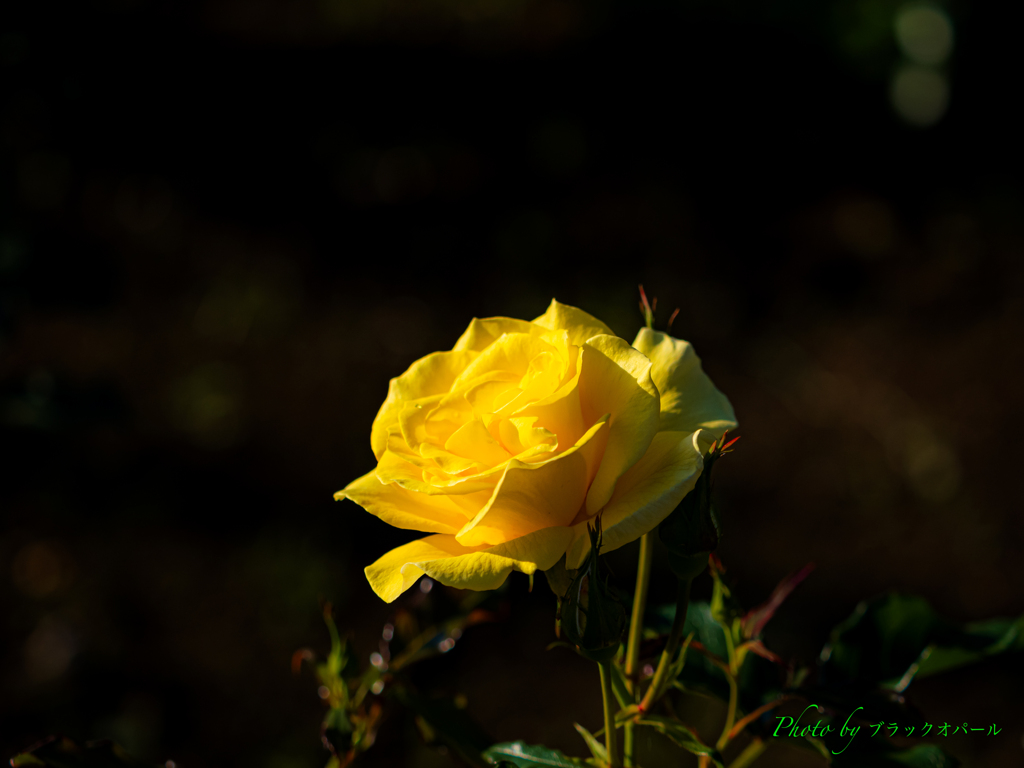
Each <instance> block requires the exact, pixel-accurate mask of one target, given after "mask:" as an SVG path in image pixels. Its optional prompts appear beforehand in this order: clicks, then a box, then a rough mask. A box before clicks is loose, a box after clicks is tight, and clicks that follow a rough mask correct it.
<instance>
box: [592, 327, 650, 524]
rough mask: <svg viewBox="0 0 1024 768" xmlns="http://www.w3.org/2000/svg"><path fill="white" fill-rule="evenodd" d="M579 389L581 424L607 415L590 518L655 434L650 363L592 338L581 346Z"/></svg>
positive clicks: (607, 339) (620, 344) (618, 343)
mask: <svg viewBox="0 0 1024 768" xmlns="http://www.w3.org/2000/svg"><path fill="white" fill-rule="evenodd" d="M579 390H580V404H581V406H582V409H583V420H584V423H588V424H590V423H593V421H592V420H593V419H594V418H595V417H596V416H597V415H598V414H602V413H610V414H611V420H610V422H609V426H610V430H609V433H608V447H607V449H606V450H605V453H604V459H603V460H602V462H601V468H600V469H599V470H598V472H597V476H596V477H595V478H594V482H593V484H592V485H591V486H590V492H589V493H588V494H587V514H588V515H590V516H593V515H595V514H597V512H599V511H600V510H601V508H602V507H603V506H604V505H605V504H606V503H608V500H609V499H610V498H611V496H612V493H613V492H614V490H615V482H616V481H617V480H618V479H619V477H620V476H621V475H622V473H623V472H625V471H626V470H627V469H629V468H630V467H631V466H633V464H635V463H636V462H637V461H639V459H640V457H641V456H643V455H644V453H645V452H646V451H647V447H648V446H649V445H650V444H651V440H652V439H653V438H654V435H655V434H656V433H657V431H658V390H657V388H656V387H655V386H654V382H653V381H652V380H651V362H650V360H648V359H647V358H646V357H644V355H642V354H641V353H639V352H637V351H636V350H635V349H633V348H632V347H631V346H629V344H627V343H626V342H625V341H623V340H622V339H620V338H619V337H618V336H595V337H593V338H592V339H590V341H588V342H586V343H585V344H584V345H583V361H582V363H581V371H580V386H579Z"/></svg>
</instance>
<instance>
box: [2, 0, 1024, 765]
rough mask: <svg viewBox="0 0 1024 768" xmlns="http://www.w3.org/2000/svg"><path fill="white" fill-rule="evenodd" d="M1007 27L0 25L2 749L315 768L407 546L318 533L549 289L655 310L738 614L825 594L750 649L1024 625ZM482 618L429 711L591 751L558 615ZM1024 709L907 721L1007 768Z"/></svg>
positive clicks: (624, 314)
mask: <svg viewBox="0 0 1024 768" xmlns="http://www.w3.org/2000/svg"><path fill="white" fill-rule="evenodd" d="M992 10H993V9H992V8H988V9H987V10H985V9H983V8H982V6H981V5H980V4H971V5H968V4H966V3H963V2H950V3H948V4H944V3H937V4H927V5H922V4H919V3H911V4H906V3H904V2H902V0H828V2H810V0H777V1H776V2H770V3H764V2H756V1H755V0H730V1H729V2H715V3H712V2H703V1H702V0H632V1H631V2H625V0H594V1H592V2H582V0H208V1H206V2H175V3H171V2H159V1H158V0H104V1H103V2H86V1H83V2H78V3H67V2H37V3H11V4H6V5H5V6H4V7H3V10H2V11H0V19H2V22H0V77H2V94H0V95H2V109H0V168H2V173H0V446H2V451H3V465H2V466H3V469H2V476H0V477H2V482H0V520H2V525H0V566H2V569H0V617H2V619H0V620H2V622H3V624H2V633H0V691H2V695H0V752H2V753H3V754H0V758H2V759H7V757H8V756H9V755H11V754H13V753H15V752H16V751H19V750H20V749H23V748H25V747H27V746H29V745H30V744H31V743H33V742H34V741H36V740H38V739H40V738H42V737H45V736H47V735H48V734H50V733H62V734H66V735H68V736H71V737H73V738H76V739H80V740H85V739H95V738H101V737H109V738H115V739H117V740H118V741H120V742H121V743H122V744H123V745H124V746H125V747H127V748H128V749H129V750H130V751H132V752H134V753H135V754H137V755H138V756H140V757H142V758H144V759H146V760H149V761H153V762H156V761H159V762H163V761H164V760H167V759H173V760H174V761H176V763H177V765H179V766H182V768H193V766H195V767H196V768H199V767H201V766H215V765H216V766H224V765H228V766H230V765H246V766H256V767H257V768H305V767H306V766H309V767H310V768H317V767H318V766H321V765H323V763H325V762H326V759H327V753H326V752H324V750H323V748H322V747H321V745H320V742H319V720H320V718H321V716H322V712H323V709H322V705H321V703H320V701H319V699H318V697H317V695H316V683H315V681H314V680H313V678H312V676H311V675H310V674H308V673H304V674H303V675H300V676H294V675H292V673H291V671H290V670H289V662H290V659H291V655H292V653H293V652H294V651H295V650H296V649H298V648H300V647H304V646H308V647H311V648H314V649H315V650H317V651H318V652H321V653H322V652H323V651H325V650H326V648H327V634H326V630H325V629H324V625H323V621H322V618H321V616H320V603H321V601H323V600H330V601H332V602H333V603H334V605H335V609H336V615H337V616H338V617H339V622H340V624H341V625H342V627H343V629H346V630H347V631H350V632H351V633H352V636H353V638H354V639H353V642H354V643H355V648H356V650H357V652H358V655H359V657H360V659H365V658H366V657H367V656H368V655H369V653H370V652H371V651H373V650H375V649H376V644H377V642H378V638H379V633H380V631H381V626H382V625H383V624H384V622H386V621H387V620H388V619H389V616H391V615H392V613H393V608H392V607H389V606H386V605H384V604H383V603H381V602H380V601H379V600H378V599H377V598H376V597H375V596H374V595H373V594H372V592H371V591H370V589H369V587H368V585H367V584H366V582H365V579H364V577H363V575H362V568H363V567H364V566H365V565H367V564H368V563H370V562H372V560H374V559H376V557H378V556H379V555H380V554H382V553H383V552H384V551H386V550H388V549H389V548H391V547H393V546H395V545H397V544H400V543H402V542H404V541H406V540H409V539H411V538H414V537H415V536H414V534H411V533H409V532H402V531H398V530H394V529H391V528H389V527H388V526H386V525H384V524H383V523H381V522H380V521H378V520H377V519H376V518H373V517H371V516H370V515H368V514H366V513H365V512H363V511H362V510H360V509H359V508H357V507H356V506H355V505H353V504H351V503H350V502H343V503H338V502H334V501H333V500H332V493H333V492H334V491H336V490H338V489H339V488H341V487H343V486H344V485H345V484H347V483H348V482H349V481H350V480H351V479H353V478H355V477H357V476H358V475H360V474H362V473H364V472H366V471H368V470H369V469H371V468H372V466H373V463H374V462H373V456H372V454H371V451H370V448H369V430H370V423H371V421H372V419H373V417H374V415H375V413H376V410H377V408H378V407H379V405H380V403H381V402H382V401H383V398H384V396H385V394H386V391H387V382H388V379H389V378H390V377H392V376H394V375H397V374H398V373H400V372H401V371H403V370H404V369H405V368H406V367H407V366H408V365H409V364H410V363H411V362H412V361H413V360H415V359H417V358H419V357H421V356H422V355H424V354H426V353H428V352H431V351H434V350H437V349H443V348H448V347H450V346H451V345H452V344H453V343H454V341H455V339H456V338H457V337H458V335H459V334H460V333H461V331H462V330H463V328H464V327H465V325H466V324H467V322H468V321H469V319H470V318H471V317H473V316H474V315H475V316H481V317H483V316H491V315H509V316H514V317H523V318H532V317H534V316H536V315H538V314H540V313H542V312H543V311H544V309H545V307H546V306H547V304H548V302H549V301H550V299H551V298H552V297H553V296H554V297H557V298H558V299H559V300H560V301H563V302H566V303H571V304H574V305H577V306H579V307H582V308H584V309H586V310H587V311H589V312H591V313H592V314H594V315H596V316H598V317H600V318H602V319H604V320H605V321H606V322H607V323H608V324H609V325H610V326H611V327H612V328H613V329H614V330H615V331H616V332H617V333H619V334H621V335H622V336H624V337H626V338H627V339H632V337H633V335H634V334H635V333H636V331H637V329H638V328H639V326H640V324H641V317H640V314H639V311H638V310H637V308H636V307H637V299H638V295H637V284H638V283H643V284H644V286H645V288H646V289H647V291H648V293H649V295H652V296H657V297H658V299H659V312H658V323H659V325H660V326H662V327H663V326H664V323H665V322H666V320H667V317H668V314H669V313H670V312H671V311H672V309H674V308H676V307H678V308H679V309H680V313H679V316H678V318H677V319H676V320H675V324H674V328H673V330H674V332H675V333H676V334H678V335H680V336H682V337H684V338H687V339H689V340H691V341H693V342H694V344H695V345H696V347H697V350H698V352H699V354H700V355H701V356H702V358H703V360H704V366H705V369H706V370H707V371H708V372H709V374H710V375H711V377H712V378H713V380H714V381H715V382H716V383H717V384H718V386H719V387H720V388H721V389H722V390H724V391H725V392H726V393H727V394H728V395H729V397H730V398H731V400H732V402H733V404H734V406H735V408H736V412H737V414H738V417H739V420H740V424H741V430H740V431H741V433H742V435H743V439H742V440H741V442H740V444H739V446H738V450H737V451H736V453H735V454H734V455H732V456H730V457H729V458H728V459H727V460H726V461H723V462H722V464H721V465H720V467H719V471H718V473H717V487H718V491H719V495H720V498H721V504H722V507H723V510H724V513H725V525H726V531H725V532H726V538H725V540H724V543H723V546H722V548H721V555H722V557H723V559H724V561H725V563H726V565H727V567H728V568H729V575H730V576H731V577H732V578H733V579H734V580H735V584H736V592H737V594H738V596H739V597H740V599H741V600H742V601H743V602H745V603H746V605H748V606H752V605H754V604H756V603H758V602H760V601H762V600H763V599H765V598H766V596H767V594H768V592H769V591H770V590H771V588H772V586H773V585H774V584H775V583H776V582H777V581H778V580H779V579H780V578H781V577H783V576H784V575H785V574H787V573H789V572H791V571H793V570H795V569H797V568H799V567H800V566H803V565H804V564H805V563H807V562H809V561H813V562H815V563H816V564H817V566H818V567H817V570H816V571H815V573H814V574H813V576H812V577H811V578H810V579H809V580H808V581H807V582H805V583H804V584H803V585H802V586H801V587H800V588H799V589H798V590H797V592H796V593H795V594H794V595H793V597H792V598H791V599H790V600H789V601H788V602H787V604H786V605H785V606H784V607H783V608H782V609H781V610H780V611H779V614H778V615H777V617H776V619H774V620H773V622H772V623H771V624H770V625H769V627H768V631H767V644H768V646H769V647H770V648H772V649H774V650H775V651H777V652H778V653H780V654H782V655H783V656H784V657H786V658H794V659H798V660H801V661H803V662H805V663H808V662H811V661H812V660H813V659H814V658H815V656H816V654H817V653H818V651H819V650H820V648H821V645H822V644H823V643H824V641H825V640H826V638H827V635H828V631H829V629H830V627H832V626H833V625H834V624H835V623H837V622H838V621H840V620H841V619H843V618H844V617H845V616H847V615H848V614H849V613H850V612H851V610H853V608H854V607H855V605H856V604H857V601H858V600H859V599H861V598H865V597H870V596H873V595H877V594H880V593H883V592H884V591H886V590H888V589H899V590H903V591H907V592H912V593H916V594H920V595H923V596H925V597H927V598H928V599H930V600H931V601H933V603H934V604H935V605H936V606H937V607H938V609H939V610H940V611H941V612H942V613H943V614H945V615H946V616H948V617H950V618H951V619H954V620H956V621H971V620H977V619H981V618H986V617H990V616H994V615H1019V614H1020V613H1021V612H1024V589H1022V585H1024V521H1022V516H1021V510H1022V502H1024V498H1022V497H1024V491H1022V485H1021V483H1020V475H1019V472H1020V468H1019V465H1020V462H1021V459H1022V458H1024V454H1022V451H1021V449H1020V447H1019V443H1018V440H1019V439H1020V435H1021V431H1022V428H1024V388H1022V386H1021V383H1020V382H1021V374H1022V364H1024V345H1022V343H1021V340H1022V338H1024V263H1022V259H1021V257H1022V255H1024V218H1022V214H1024V189H1022V186H1021V171H1022V159H1021V146H1020V137H1021V135H1024V134H1022V129H1024V126H1022V123H1021V119H1020V117H1019V115H1018V113H1017V112H1016V111H1015V109H1014V107H1013V104H1014V103H1016V102H1018V101H1019V97H1018V96H1014V94H1015V93H1017V84H1018V83H1019V79H1020V63H1019V48H1020V35H1021V29H1022V24H1021V21H1022V20H1021V18H1020V13H1019V10H1018V11H1014V13H1017V16H1009V15H1007V14H1008V12H1009V11H1008V7H1006V6H1004V7H1002V8H1001V9H999V12H998V14H995V13H993V12H992ZM616 557H617V558H618V559H617V560H615V563H617V564H618V565H619V566H621V567H620V571H621V572H622V573H623V574H628V573H629V572H630V570H631V569H632V567H633V562H634V559H635V551H634V550H633V549H632V548H630V549H627V550H623V551H622V552H620V553H619V554H618V555H617V556H616ZM664 573H666V571H665V570H664V569H663V568H662V565H661V564H660V563H659V564H658V565H657V568H656V572H655V583H654V587H653V589H654V594H655V598H656V599H658V598H665V599H668V598H670V596H671V593H672V590H671V589H670V588H668V589H666V588H665V585H664V584H663V583H661V582H660V581H659V578H658V577H659V574H664ZM622 578H623V581H624V582H625V583H626V584H627V585H628V584H631V581H632V576H630V575H623V576H622ZM696 590H697V592H698V594H699V595H701V594H703V595H706V594H707V592H708V590H709V583H708V582H705V581H701V582H699V583H698V584H697V586H696ZM414 597H415V595H414ZM410 599H413V598H410ZM415 599H420V598H418V597H417V598H415ZM503 599H504V600H506V602H507V606H508V612H507V618H506V619H505V620H504V621H503V622H501V623H498V624H491V625H483V626H478V627H474V628H471V629H469V630H467V631H466V633H465V635H464V637H463V639H462V640H461V641H460V643H459V644H458V646H457V647H456V648H455V649H453V651H452V652H451V653H448V654H446V655H445V656H444V657H443V659H440V660H438V661H437V662H436V664H435V665H434V666H433V667H432V671H431V672H430V673H429V675H428V676H427V677H425V678H424V679H423V681H422V685H423V686H424V687H425V688H427V689H430V690H434V689H437V690H441V689H447V690H449V691H458V692H461V693H464V694H465V695H466V696H467V697H468V701H469V704H470V706H471V707H472V709H473V711H474V712H475V713H476V714H477V716H478V717H479V719H480V720H481V722H482V724H483V726H484V727H485V728H486V729H487V730H488V731H489V732H490V733H491V734H492V735H493V736H494V737H495V738H496V739H498V740H508V739H515V738H523V739H525V740H527V741H530V742H543V743H547V744H549V745H550V746H555V747H560V748H562V749H564V750H566V751H569V752H571V753H574V754H582V753H583V751H584V745H583V743H582V741H581V740H580V739H579V737H578V736H577V735H576V734H575V733H574V731H573V730H572V722H573V721H574V720H579V721H580V722H582V723H584V724H585V725H587V726H588V727H591V728H597V727H599V721H600V709H599V707H600V705H599V699H598V696H599V694H598V690H599V688H598V682H597V675H596V673H595V672H594V671H593V669H592V667H591V666H590V665H589V664H588V663H587V662H584V661H582V660H580V659H577V658H576V657H573V656H571V655H570V654H568V653H566V652H564V651H557V650H556V651H550V652H548V651H545V650H544V648H545V646H546V644H547V643H548V642H549V641H551V640H552V639H553V626H552V624H553V621H552V620H553V613H554V600H553V598H552V596H551V594H550V592H549V591H548V590H547V588H546V587H545V586H544V582H543V580H539V581H538V588H536V589H534V591H533V593H532V594H530V593H528V592H527V582H526V579H525V578H524V577H521V576H518V575H516V576H514V577H513V578H511V579H510V581H509V584H508V590H507V592H506V593H505V597H504V598H503ZM1022 679H1024V663H1022V660H1021V659H1020V658H1019V657H1016V658H1006V659H1001V660H999V661H992V662H989V663H986V664H983V665H980V666H978V667H973V668H970V669H968V670H963V671H960V672H956V673H953V674H950V675H947V676H944V677H937V678H933V679H931V680H927V681H923V682H922V683H920V684H919V685H915V686H914V687H913V688H912V689H911V698H912V699H913V700H914V701H915V702H916V703H918V704H919V705H920V706H921V707H922V708H923V709H924V710H925V712H926V713H929V714H932V715H933V716H934V719H937V720H942V721H948V722H962V721H965V720H966V721H970V722H971V724H972V725H974V724H975V722H977V723H981V724H984V725H986V726H987V725H988V724H989V723H992V722H995V723H997V724H998V725H999V726H1000V727H1002V728H1003V732H1002V733H1001V734H1000V735H999V736H994V737H992V736H989V737H985V736H980V735H979V736H975V737H973V738H971V737H965V736H963V735H960V736H957V737H953V736H951V737H949V738H948V739H947V740H945V741H943V742H942V743H943V745H944V746H945V747H946V748H947V749H949V750H950V751H952V752H953V753H954V754H956V755H957V756H959V757H960V758H961V759H962V760H963V761H964V762H965V764H966V765H969V766H1018V765H1021V764H1022V762H1024V743H1022V727H1024V726H1022V725H1021V724H1022V722H1024V700H1022V698H1021V696H1020V693H1019V684H1020V682H1021V680H1022ZM567 697H572V698H573V699H574V700H575V699H577V698H582V699H583V701H584V703H583V704H582V705H580V706H581V708H577V709H573V708H572V707H570V706H568V705H567V704H566V703H565V702H566V698H567ZM717 716H718V715H717V714H716V713H715V712H712V713H711V714H709V715H707V717H708V718H710V720H709V722H711V723H713V722H714V718H715V717H717ZM380 741H381V743H380V744H378V747H375V749H374V751H371V752H370V753H368V754H367V755H366V756H365V759H364V760H365V765H367V766H386V765H408V766H416V767H417V768H428V767H429V766H435V765H437V766H441V765H447V764H449V763H448V761H447V759H446V758H445V757H444V756H443V755H441V754H440V753H439V751H438V750H437V749H435V748H432V747H427V746H424V745H422V744H421V743H420V741H419V740H418V739H417V737H416V735H415V729H414V728H413V726H412V725H411V723H410V722H409V721H408V720H402V719H397V720H395V721H393V722H392V723H391V724H389V725H387V726H385V730H384V731H382V737H381V740H380ZM770 754H771V753H769V757H770ZM788 755H789V753H785V752H783V753H782V756H781V757H779V756H778V755H777V756H776V757H775V758H774V760H773V761H766V764H776V765H797V764H800V765H803V764H804V762H798V758H797V757H790V756H788ZM805 762H806V761H805ZM808 764H815V763H813V762H811V763H808Z"/></svg>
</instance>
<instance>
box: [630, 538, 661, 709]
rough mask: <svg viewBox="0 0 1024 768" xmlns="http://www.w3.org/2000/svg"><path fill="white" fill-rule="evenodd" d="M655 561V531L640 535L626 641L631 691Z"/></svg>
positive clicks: (634, 683) (634, 684) (638, 657)
mask: <svg viewBox="0 0 1024 768" xmlns="http://www.w3.org/2000/svg"><path fill="white" fill-rule="evenodd" d="M653 561H654V531H651V532H650V533H645V534H644V535H643V536H641V537H640V562H639V564H638V565H637V569H636V592H635V593H634V595H633V615H632V616H631V617H630V620H629V639H628V641H627V642H626V685H628V686H629V690H630V693H632V692H633V691H634V690H635V689H636V667H637V664H638V663H639V661H640V641H641V640H642V639H643V633H644V609H645V608H646V607H647V587H648V586H649V585H650V583H651V563H652V562H653Z"/></svg>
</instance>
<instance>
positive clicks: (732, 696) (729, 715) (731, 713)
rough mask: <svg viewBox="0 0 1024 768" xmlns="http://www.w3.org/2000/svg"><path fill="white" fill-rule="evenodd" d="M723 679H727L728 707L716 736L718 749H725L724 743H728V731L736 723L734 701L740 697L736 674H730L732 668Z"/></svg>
mask: <svg viewBox="0 0 1024 768" xmlns="http://www.w3.org/2000/svg"><path fill="white" fill-rule="evenodd" d="M725 679H726V680H728V681H729V708H728V709H727V710H726V712H725V725H724V726H723V727H722V735H721V736H719V737H718V743H717V744H716V745H715V746H716V747H717V748H718V750H719V751H721V750H723V749H725V746H726V744H728V743H729V732H730V731H731V730H732V727H733V726H734V725H735V724H736V702H737V700H738V699H739V697H740V696H739V688H738V686H737V685H736V675H734V674H732V670H730V671H729V674H727V675H726V676H725Z"/></svg>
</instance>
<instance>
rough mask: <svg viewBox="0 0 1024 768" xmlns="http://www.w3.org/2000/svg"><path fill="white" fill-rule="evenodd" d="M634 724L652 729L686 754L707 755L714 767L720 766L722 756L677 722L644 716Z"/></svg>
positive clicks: (665, 718)
mask: <svg viewBox="0 0 1024 768" xmlns="http://www.w3.org/2000/svg"><path fill="white" fill-rule="evenodd" d="M636 724H637V725H645V726H647V727H648V728H653V729H654V730H656V731H657V732H658V733H661V734H663V735H665V736H667V737H668V738H669V739H671V740H672V741H673V742H675V743H676V744H678V745H679V746H680V747H682V748H683V749H685V750H686V751H687V752H692V753H693V754H695V755H707V756H708V757H710V758H711V759H712V760H713V761H714V762H715V764H716V765H721V764H722V756H721V755H720V754H719V753H718V750H716V749H714V748H712V747H709V746H708V745H707V744H705V743H704V742H703V741H701V739H700V736H698V735H697V732H696V731H695V730H693V729H692V728H690V727H689V726H686V725H683V724H682V723H680V722H679V721H678V720H673V719H672V718H669V717H662V716H660V715H645V716H644V717H642V718H640V719H639V720H637V721H636Z"/></svg>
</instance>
